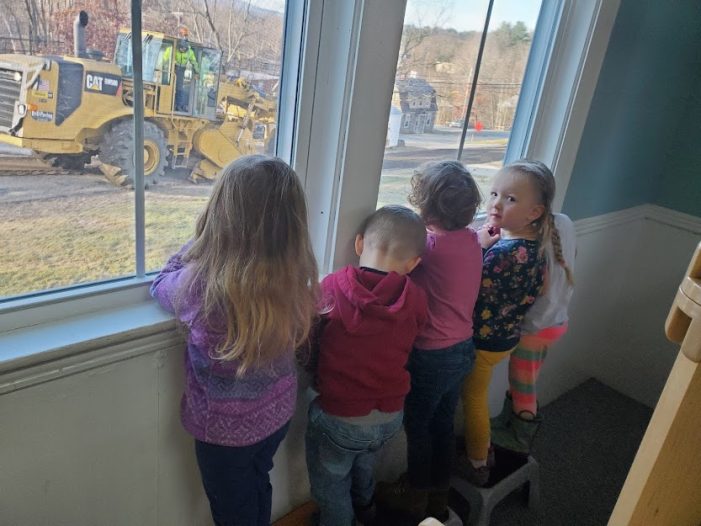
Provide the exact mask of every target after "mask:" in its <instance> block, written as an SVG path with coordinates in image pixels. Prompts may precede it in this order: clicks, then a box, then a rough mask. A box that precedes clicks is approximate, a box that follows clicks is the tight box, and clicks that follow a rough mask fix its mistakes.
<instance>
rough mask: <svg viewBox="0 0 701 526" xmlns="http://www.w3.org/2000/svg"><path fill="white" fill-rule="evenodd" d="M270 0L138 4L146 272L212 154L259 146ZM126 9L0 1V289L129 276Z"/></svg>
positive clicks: (192, 201) (130, 73) (272, 58)
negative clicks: (79, 31)
mask: <svg viewBox="0 0 701 526" xmlns="http://www.w3.org/2000/svg"><path fill="white" fill-rule="evenodd" d="M284 6H285V3H284V0H225V1H221V0H220V1H216V0H203V1H197V2H195V1H191V0H186V1H184V2H182V1H177V2H176V1H171V0H144V1H143V3H142V27H143V33H142V35H141V37H140V38H141V46H142V66H143V92H144V115H145V122H144V174H145V184H146V185H147V189H146V218H145V219H146V253H145V258H146V269H147V271H149V270H156V269H158V268H159V267H160V266H161V265H162V264H163V262H164V261H165V259H166V258H167V256H168V255H169V254H171V253H172V252H173V251H174V250H175V249H176V248H178V247H179V246H180V244H181V243H183V242H184V241H185V240H186V239H187V238H189V237H190V236H191V235H192V232H193V225H194V221H195V218H196V217H197V214H198V213H199V211H200V210H201V209H202V206H203V204H204V203H205V202H206V199H207V197H208V195H209V193H210V191H211V187H212V181H213V180H214V179H215V178H216V176H217V172H218V171H219V169H220V168H221V166H223V165H225V164H226V163H227V162H229V161H231V160H233V159H234V158H236V157H238V156H241V155H245V154H248V153H256V152H261V153H262V152H266V153H273V151H274V144H275V133H276V121H277V90H278V87H279V85H280V69H281V68H280V64H281V57H282V36H283V25H284ZM3 7H4V8H5V4H3ZM79 8H83V9H86V10H89V11H88V17H87V25H85V21H86V20H85V18H83V20H82V22H83V23H82V24H80V25H81V27H83V26H84V38H83V41H84V43H85V45H84V46H82V47H80V49H77V48H74V42H80V41H81V39H80V37H78V39H76V38H74V35H73V25H74V20H75V16H76V13H77V12H78V9H79ZM129 12H130V2H129V1H128V0H109V1H107V2H103V1H87V2H80V3H77V2H75V1H73V0H28V1H25V0H9V3H8V4H7V10H6V11H5V12H4V13H2V14H0V17H3V16H4V17H5V22H7V20H9V21H10V22H9V23H4V22H3V20H0V24H3V27H6V28H10V29H8V31H9V33H5V34H3V36H2V37H0V54H2V55H1V56H0V228H2V232H3V233H2V242H3V243H2V244H3V247H4V250H3V253H2V255H0V299H2V298H6V297H8V296H13V295H22V294H27V293H31V292H35V291H43V290H48V289H54V288H58V287H67V286H73V285H77V284H82V283H89V282H94V281H100V280H104V279H113V278H119V277H124V276H130V275H134V274H135V268H136V267H137V264H136V259H135V258H136V256H135V253H136V245H135V222H134V213H135V212H134V209H135V207H134V199H135V193H134V192H133V184H134V175H135V168H134V166H133V154H134V134H133V126H134V122H133V116H132V113H133V112H132V108H133V100H134V98H133V94H134V64H133V63H132V62H133V61H132V44H133V41H134V35H132V32H131V29H130V28H131V21H130V19H129V16H128V13H129ZM49 57H52V58H49ZM57 57H62V58H57Z"/></svg>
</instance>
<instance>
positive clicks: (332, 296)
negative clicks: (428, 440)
mask: <svg viewBox="0 0 701 526" xmlns="http://www.w3.org/2000/svg"><path fill="white" fill-rule="evenodd" d="M425 244H426V229H425V226H424V224H423V221H422V220H421V219H420V218H419V216H418V215H416V214H415V213H414V212H412V211H411V210H409V209H408V208H405V207H403V206H385V207H383V208H380V209H379V210H377V211H376V212H375V213H373V214H372V215H371V216H370V217H368V218H367V219H366V220H365V223H364V224H363V227H362V228H361V230H360V233H359V234H358V235H357V236H356V239H355V251H356V253H357V254H358V256H360V262H359V267H354V266H350V265H349V266H347V267H345V268H342V269H340V270H338V271H336V272H334V273H333V274H330V275H328V276H326V278H324V280H323V281H322V283H321V286H322V291H323V297H324V306H325V307H326V308H327V309H328V312H326V313H325V314H323V316H322V322H321V325H322V327H323V328H322V330H321V334H320V337H319V355H318V357H317V359H318V364H317V369H316V386H317V389H318V392H319V396H318V397H317V398H316V399H315V400H314V401H313V402H312V403H311V405H310V407H309V425H308V427H307V433H306V451H307V469H308V471H309V480H310V483H311V490H312V495H313V496H314V499H315V500H316V501H317V503H318V504H319V508H320V512H321V513H320V525H321V526H351V525H352V524H353V520H354V516H357V518H358V520H360V521H361V522H366V521H368V520H371V518H372V516H373V514H374V505H373V501H372V499H373V493H374V489H375V481H374V478H373V468H374V464H375V456H376V454H377V452H378V451H379V450H380V448H381V447H382V446H383V444H384V443H385V442H387V441H388V440H389V439H390V438H392V437H393V436H394V435H395V434H396V433H397V432H398V431H399V430H400V428H401V426H402V417H403V406H404V397H405V396H406V394H407V393H408V392H409V386H410V381H409V373H408V372H407V370H406V369H405V366H406V363H407V359H408V357H409V353H410V352H411V349H412V344H413V343H414V339H415V338H416V335H417V334H418V332H419V329H420V328H421V327H422V325H423V324H424V323H425V321H426V319H427V300H426V294H425V293H424V291H423V290H422V289H421V288H420V287H418V286H417V285H416V284H414V283H413V282H412V281H411V279H410V278H409V277H408V276H407V274H408V273H409V272H411V271H412V270H413V269H414V267H415V266H416V265H417V264H418V263H419V261H420V260H421V254H422V252H423V250H424V247H425Z"/></svg>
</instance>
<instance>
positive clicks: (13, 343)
mask: <svg viewBox="0 0 701 526" xmlns="http://www.w3.org/2000/svg"><path fill="white" fill-rule="evenodd" d="M311 3H314V2H309V4H311ZM309 4H308V2H306V1H302V2H300V1H288V2H287V5H286V9H285V33H284V35H283V38H284V45H283V60H282V83H281V86H280V95H279V97H280V101H282V102H283V104H278V108H280V110H279V113H278V132H277V138H276V146H277V152H278V155H279V156H281V157H282V158H285V159H292V158H293V150H294V148H293V145H294V141H293V137H294V136H295V132H296V130H297V128H298V127H300V123H299V121H300V117H299V103H298V100H297V99H298V97H301V91H300V90H299V87H300V86H301V84H302V80H301V76H302V74H303V72H302V69H301V67H300V64H301V62H302V57H303V55H304V49H305V47H311V48H312V49H313V48H315V47H318V42H308V41H307V40H306V39H307V37H308V34H309V28H308V22H307V21H306V19H305V16H306V10H307V8H308V5H309ZM317 34H318V31H317ZM312 35H313V32H312ZM280 101H279V102H280ZM302 120H303V119H302ZM303 134H304V130H303V129H302V132H301V135H303ZM137 150H138V149H137ZM138 171H139V170H138V168H137V172H138ZM300 175H302V176H303V173H302V174H300ZM135 181H136V183H137V184H136V187H137V191H135V192H134V200H135V228H136V241H135V253H136V268H135V275H133V276H129V277H124V278H114V279H111V280H103V281H100V282H96V283H85V284H77V285H74V286H69V287H64V288H59V289H52V290H46V291H37V292H33V293H30V294H25V295H22V296H17V297H14V298H8V299H6V300H3V301H0V370H2V365H3V362H6V361H8V360H11V359H16V358H18V357H20V356H24V355H25V354H27V353H32V352H33V351H32V349H36V352H39V351H41V350H46V349H45V347H46V346H47V345H50V346H52V347H51V348H54V347H56V346H61V345H71V344H73V343H75V342H77V341H81V340H83V339H84V336H82V335H80V334H68V333H70V330H68V331H61V330H59V332H61V333H62V335H59V336H57V338H56V339H55V341H54V342H53V343H50V342H43V341H41V340H39V338H38V337H37V336H38V333H37V336H32V335H31V332H36V331H35V329H36V328H37V327H55V328H57V327H60V326H61V324H62V323H63V324H65V326H66V327H71V326H72V325H71V324H72V323H73V321H76V322H79V321H80V320H81V319H83V318H86V317H89V318H91V319H94V317H95V315H96V313H105V319H106V320H109V319H110V318H111V319H114V317H113V316H114V314H115V313H116V312H117V311H120V310H121V309H129V308H131V307H134V308H136V309H137V310H139V309H141V307H142V306H144V305H151V304H152V303H153V301H152V300H151V298H150V296H149V292H148V287H149V285H150V284H151V282H152V280H153V278H154V276H155V274H156V273H155V272H151V273H146V272H145V269H144V260H145V254H144V247H143V235H144V231H143V229H144V223H145V221H144V214H145V211H144V207H143V204H144V203H143V200H144V196H143V188H142V189H141V191H138V188H139V184H138V182H139V181H143V169H141V173H137V174H136V177H135ZM153 320H155V321H156V322H158V323H162V322H163V317H162V316H160V315H158V314H155V315H154V316H153V317H152V319H151V318H149V317H147V319H138V318H136V319H134V320H133V324H129V323H126V324H121V325H119V326H117V325H115V326H113V327H112V328H110V327H104V330H102V331H97V332H94V331H87V332H86V334H87V335H93V336H94V335H95V334H97V335H99V336H102V334H103V333H104V335H105V336H107V335H109V334H110V333H111V332H110V331H113V332H114V331H117V330H118V329H119V327H122V328H125V330H126V329H128V328H132V325H133V328H138V327H140V326H143V325H149V324H150V323H151V321H153ZM105 323H109V322H105ZM25 333H26V335H27V336H26V338H25V336H23V335H24V334H25ZM18 337H22V338H23V339H21V341H20V340H18ZM25 341H26V344H25ZM18 342H19V343H18Z"/></svg>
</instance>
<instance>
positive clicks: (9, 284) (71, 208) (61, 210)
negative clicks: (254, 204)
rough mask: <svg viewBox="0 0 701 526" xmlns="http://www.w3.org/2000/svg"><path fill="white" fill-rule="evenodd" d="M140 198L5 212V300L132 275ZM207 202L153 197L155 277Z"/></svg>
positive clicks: (1, 278)
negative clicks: (135, 224)
mask: <svg viewBox="0 0 701 526" xmlns="http://www.w3.org/2000/svg"><path fill="white" fill-rule="evenodd" d="M133 199H134V194H133V192H126V191H115V192H113V193H109V194H101V195H86V196H68V197H62V198H57V199H51V200H46V201H29V202H21V203H11V204H10V205H3V207H2V209H1V211H0V231H1V232H2V238H3V243H2V244H3V247H4V249H3V250H2V251H1V252H0V297H1V296H12V295H16V294H21V293H27V292H31V291H38V290H45V289H51V288H57V287H63V286H68V285H75V284H78V283H88V282H92V281H97V280H103V279H110V278H115V277H121V276H128V275H133V274H134V267H135V256H134V204H133ZM206 199H207V198H206V197H202V196H188V197H181V196H172V195H157V194H147V197H146V268H147V269H148V270H156V269H158V268H160V267H161V266H162V265H163V263H164V262H165V261H166V259H167V258H168V256H169V255H170V254H172V253H173V252H174V251H175V250H177V248H178V247H180V245H181V244H182V243H184V242H185V241H186V240H187V239H188V238H189V237H190V236H191V235H192V232H193V228H194V220H195V218H196V217H197V215H198V213H199V211H200V210H201V209H202V207H203V206H204V203H205V202H206Z"/></svg>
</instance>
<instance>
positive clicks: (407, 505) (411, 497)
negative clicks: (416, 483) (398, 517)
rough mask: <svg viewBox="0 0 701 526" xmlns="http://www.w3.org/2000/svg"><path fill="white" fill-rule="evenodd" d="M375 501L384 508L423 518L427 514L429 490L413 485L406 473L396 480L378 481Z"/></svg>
mask: <svg viewBox="0 0 701 526" xmlns="http://www.w3.org/2000/svg"><path fill="white" fill-rule="evenodd" d="M375 502H376V503H377V505H378V506H379V507H381V508H382V509H384V510H387V511H390V512H399V513H402V514H406V515H410V516H412V517H419V519H418V520H421V519H423V518H424V517H425V516H426V506H427V504H428V490H426V489H418V488H415V487H413V486H412V485H411V484H409V477H408V476H407V474H406V473H405V474H403V475H402V476H400V477H399V478H398V479H397V480H396V482H378V483H377V488H376V490H375Z"/></svg>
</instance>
